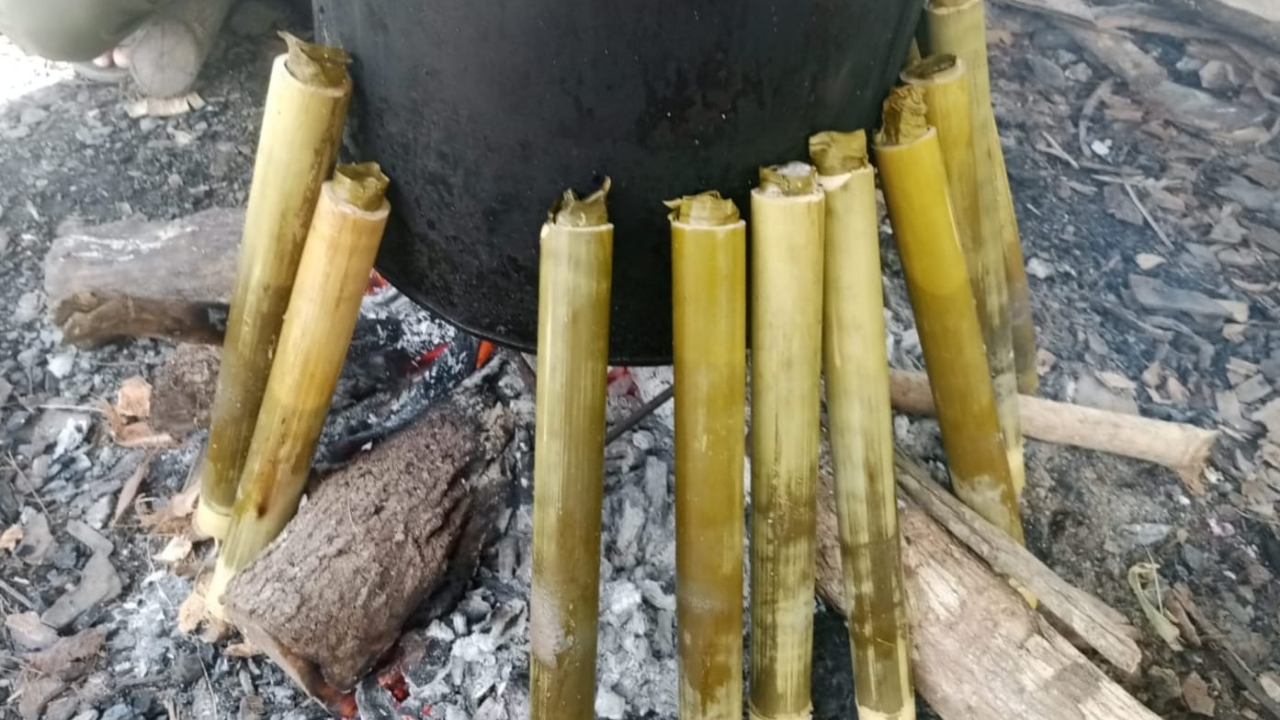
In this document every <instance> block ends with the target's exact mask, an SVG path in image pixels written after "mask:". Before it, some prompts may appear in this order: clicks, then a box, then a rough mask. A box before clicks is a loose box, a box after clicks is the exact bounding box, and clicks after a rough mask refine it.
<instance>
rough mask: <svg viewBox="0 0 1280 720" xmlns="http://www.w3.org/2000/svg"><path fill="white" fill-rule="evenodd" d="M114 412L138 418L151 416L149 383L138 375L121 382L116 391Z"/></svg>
mask: <svg viewBox="0 0 1280 720" xmlns="http://www.w3.org/2000/svg"><path fill="white" fill-rule="evenodd" d="M116 412H117V413H118V414H120V415H121V416H122V417H131V418H136V419H138V420H145V419H146V418H149V417H151V383H149V382H147V381H146V379H145V378H143V377H141V376H140V375H134V376H133V377H131V378H128V379H127V380H125V381H124V382H123V383H121V384H120V390H119V391H118V392H117V393H116Z"/></svg>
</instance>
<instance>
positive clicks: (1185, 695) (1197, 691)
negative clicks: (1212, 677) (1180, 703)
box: [1182, 673, 1216, 717]
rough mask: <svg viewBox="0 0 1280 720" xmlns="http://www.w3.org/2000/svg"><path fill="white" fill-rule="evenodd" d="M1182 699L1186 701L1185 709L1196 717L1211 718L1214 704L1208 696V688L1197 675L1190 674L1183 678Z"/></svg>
mask: <svg viewBox="0 0 1280 720" xmlns="http://www.w3.org/2000/svg"><path fill="white" fill-rule="evenodd" d="M1182 699H1183V700H1184V701H1186V703H1187V709H1188V710H1190V711H1191V712H1193V713H1195V714H1196V715H1203V716H1205V717H1213V711H1214V707H1215V706H1216V704H1215V703H1214V701H1213V698H1212V697H1210V696H1209V686H1208V685H1207V684H1206V683H1205V681H1204V678H1202V677H1200V674H1199V673H1191V674H1190V675H1188V676H1186V677H1185V678H1183V680H1182Z"/></svg>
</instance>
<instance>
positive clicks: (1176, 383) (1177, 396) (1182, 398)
mask: <svg viewBox="0 0 1280 720" xmlns="http://www.w3.org/2000/svg"><path fill="white" fill-rule="evenodd" d="M1164 391H1165V394H1167V395H1168V396H1169V400H1170V401H1172V402H1173V403H1174V404H1175V405H1185V404H1186V403H1187V401H1188V400H1190V399H1191V392H1190V391H1188V390H1187V386H1186V385H1183V384H1182V381H1181V380H1179V379H1178V378H1176V377H1174V376H1172V375H1170V376H1169V379H1168V380H1166V381H1165V383H1164Z"/></svg>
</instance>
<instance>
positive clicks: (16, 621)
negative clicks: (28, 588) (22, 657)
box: [4, 612, 58, 650]
mask: <svg viewBox="0 0 1280 720" xmlns="http://www.w3.org/2000/svg"><path fill="white" fill-rule="evenodd" d="M4 626H5V628H6V629H8V630H9V637H10V638H12V639H13V642H14V644H16V645H17V646H18V647H21V648H23V649H26V650H44V649H45V648H47V647H49V646H50V645H53V644H54V643H55V642H57V641H58V633H56V632H54V631H53V628H51V627H49V626H48V625H45V624H44V623H42V622H40V616H39V615H36V614H35V613H33V612H24V613H14V614H12V615H9V616H8V617H6V618H5V619H4Z"/></svg>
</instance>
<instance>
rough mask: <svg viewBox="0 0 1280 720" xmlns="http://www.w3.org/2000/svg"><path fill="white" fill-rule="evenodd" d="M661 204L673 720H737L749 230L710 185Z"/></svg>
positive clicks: (739, 710) (739, 712)
mask: <svg viewBox="0 0 1280 720" xmlns="http://www.w3.org/2000/svg"><path fill="white" fill-rule="evenodd" d="M669 205H670V207H671V208H672V211H673V212H672V213H671V270H672V279H671V286H672V307H673V312H674V314H673V325H672V327H673V333H672V350H673V371H674V387H675V392H676V404H675V469H676V598H677V600H676V613H677V618H678V623H679V626H680V720H742V659H743V657H742V656H743V653H742V629H743V628H742V570H743V568H742V564H743V560H742V558H743V549H744V536H743V532H744V527H743V524H744V523H743V502H744V500H743V487H742V466H743V451H744V449H745V447H744V445H745V440H744V436H745V432H746V384H747V288H746V282H747V245H746V227H747V225H746V223H745V222H743V221H742V220H741V219H740V218H739V213H738V208H737V206H736V205H734V203H733V201H732V200H729V199H727V198H721V197H720V195H719V193H716V192H708V193H703V194H701V195H695V196H689V197H685V198H682V199H680V200H677V201H673V202H672V203H669Z"/></svg>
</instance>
